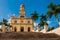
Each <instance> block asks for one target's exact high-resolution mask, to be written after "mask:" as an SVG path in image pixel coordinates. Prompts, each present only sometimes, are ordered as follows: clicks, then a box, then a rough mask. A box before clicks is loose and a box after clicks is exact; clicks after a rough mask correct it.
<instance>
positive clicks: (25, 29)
mask: <svg viewBox="0 0 60 40" xmlns="http://www.w3.org/2000/svg"><path fill="white" fill-rule="evenodd" d="M15 20H16V21H17V23H15V22H14V21H15ZM10 21H11V25H12V27H13V30H12V31H14V27H16V28H17V32H20V31H21V30H20V28H21V27H24V32H28V27H30V32H32V30H33V20H32V19H27V18H22V19H18V18H13V19H12V18H11V20H10ZM21 21H23V23H22V22H21ZM28 21H30V23H29V24H28Z"/></svg>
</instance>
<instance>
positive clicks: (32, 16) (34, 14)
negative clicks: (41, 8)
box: [31, 11, 38, 21]
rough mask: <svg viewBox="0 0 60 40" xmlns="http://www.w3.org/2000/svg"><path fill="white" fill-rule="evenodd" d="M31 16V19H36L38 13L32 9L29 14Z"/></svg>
mask: <svg viewBox="0 0 60 40" xmlns="http://www.w3.org/2000/svg"><path fill="white" fill-rule="evenodd" d="M31 18H32V19H33V21H36V20H37V19H38V13H37V12H36V11H34V12H33V13H32V14H31Z"/></svg>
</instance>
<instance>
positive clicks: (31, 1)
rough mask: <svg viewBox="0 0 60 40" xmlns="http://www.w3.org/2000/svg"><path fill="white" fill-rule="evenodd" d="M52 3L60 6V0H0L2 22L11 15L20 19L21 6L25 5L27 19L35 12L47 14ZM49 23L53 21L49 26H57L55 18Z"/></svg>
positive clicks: (0, 19) (0, 18)
mask: <svg viewBox="0 0 60 40" xmlns="http://www.w3.org/2000/svg"><path fill="white" fill-rule="evenodd" d="M50 2H53V3H54V4H56V5H58V4H60V0H0V21H2V19H3V18H5V19H7V20H8V19H9V18H10V16H11V15H14V16H15V17H18V16H19V9H20V5H21V4H24V5H25V10H26V16H27V17H30V14H31V13H33V12H34V11H37V13H38V14H39V15H41V14H45V13H46V12H47V11H48V10H49V9H48V8H47V6H48V5H49V4H50ZM59 16H60V15H59ZM39 21H40V20H37V21H36V22H37V23H39ZM49 21H51V23H50V24H49V26H55V25H56V24H57V22H56V19H55V17H52V18H51V19H49V20H48V22H49Z"/></svg>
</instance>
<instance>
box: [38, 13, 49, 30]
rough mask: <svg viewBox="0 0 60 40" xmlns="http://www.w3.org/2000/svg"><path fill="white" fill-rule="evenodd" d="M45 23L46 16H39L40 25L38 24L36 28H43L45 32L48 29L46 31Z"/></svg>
mask: <svg viewBox="0 0 60 40" xmlns="http://www.w3.org/2000/svg"><path fill="white" fill-rule="evenodd" d="M46 21H47V16H46V15H43V14H42V15H41V16H40V23H39V24H38V26H39V27H44V29H45V30H46V31H47V30H48V29H46V28H48V27H47V25H48V23H47V22H46Z"/></svg>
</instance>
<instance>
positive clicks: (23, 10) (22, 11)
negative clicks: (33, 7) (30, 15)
mask: <svg viewBox="0 0 60 40" xmlns="http://www.w3.org/2000/svg"><path fill="white" fill-rule="evenodd" d="M25 17H26V16H25V7H24V5H23V4H22V5H21V6H20V16H19V18H25Z"/></svg>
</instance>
